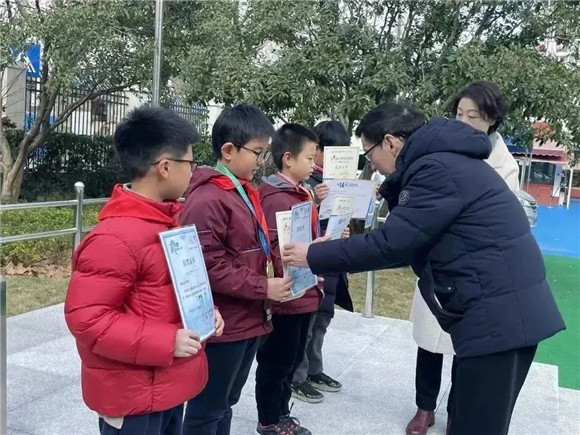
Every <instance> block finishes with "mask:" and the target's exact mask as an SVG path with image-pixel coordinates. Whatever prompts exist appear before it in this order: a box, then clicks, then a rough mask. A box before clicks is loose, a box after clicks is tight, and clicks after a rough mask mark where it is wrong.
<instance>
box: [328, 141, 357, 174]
mask: <svg viewBox="0 0 580 435" xmlns="http://www.w3.org/2000/svg"><path fill="white" fill-rule="evenodd" d="M358 156H359V148H358V147H345V146H338V147H326V148H324V179H325V180H327V179H335V178H337V179H342V180H355V179H356V172H357V169H358Z"/></svg>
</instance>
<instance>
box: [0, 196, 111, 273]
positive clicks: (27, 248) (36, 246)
mask: <svg viewBox="0 0 580 435" xmlns="http://www.w3.org/2000/svg"><path fill="white" fill-rule="evenodd" d="M101 207H102V206H86V207H85V208H84V210H83V225H84V226H91V225H95V223H96V222H97V216H98V214H99V211H100V209H101ZM0 221H1V222H0V233H1V234H2V236H13V235H16V234H29V233H38V232H43V231H50V230H62V229H66V228H72V227H73V226H74V208H73V207H59V208H47V209H32V210H10V211H4V212H2V215H1V216H0ZM73 240H74V236H73V235H70V236H61V237H50V238H46V239H38V240H30V241H26V242H12V243H6V244H4V245H2V252H1V256H0V261H1V264H2V265H5V264H6V263H8V262H13V263H14V264H17V263H22V264H24V265H26V266H29V265H33V264H37V263H39V262H41V261H45V260H46V261H49V262H51V263H55V264H65V263H67V262H68V261H69V260H70V258H71V254H72V248H73Z"/></svg>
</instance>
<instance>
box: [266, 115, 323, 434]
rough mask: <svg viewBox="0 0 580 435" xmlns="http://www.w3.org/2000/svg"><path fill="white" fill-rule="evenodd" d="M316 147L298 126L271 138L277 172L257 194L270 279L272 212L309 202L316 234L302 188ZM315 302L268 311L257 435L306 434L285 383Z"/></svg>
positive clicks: (315, 294) (276, 252)
mask: <svg viewBox="0 0 580 435" xmlns="http://www.w3.org/2000/svg"><path fill="white" fill-rule="evenodd" d="M317 142H318V137H317V136H316V133H314V132H313V131H312V130H310V129H309V128H306V127H303V126H301V125H298V124H285V125H283V126H282V127H281V128H280V129H279V130H278V131H277V132H276V134H275V135H274V138H273V139H272V156H273V160H274V163H275V164H276V167H277V168H278V170H279V172H278V173H277V174H275V175H271V176H269V177H266V178H264V179H263V182H262V184H261V185H260V187H259V189H258V190H259V192H260V196H261V201H262V208H263V210H264V214H265V215H266V221H267V223H268V228H269V232H270V245H271V247H272V258H273V260H274V275H275V276H283V266H282V260H281V258H280V247H279V242H278V232H277V226H276V212H279V211H287V210H290V209H291V207H292V206H293V205H294V204H298V203H301V202H304V201H311V202H312V222H311V225H312V236H313V238H316V237H317V235H318V213H317V211H316V206H315V205H314V202H313V198H312V195H311V193H310V191H309V188H308V186H307V185H306V184H305V183H304V181H305V180H307V179H308V178H309V177H310V175H311V174H312V171H313V169H314V157H315V155H316V144H317ZM321 301H322V291H321V290H320V289H319V288H318V287H312V288H311V289H309V290H307V291H306V293H305V294H304V296H302V297H301V298H299V299H295V300H291V301H287V302H281V303H276V304H274V305H273V307H272V308H273V313H274V314H273V317H272V323H273V325H274V330H273V331H272V332H271V333H270V335H269V336H268V337H266V339H265V340H263V342H262V343H261V344H260V348H259V349H258V355H257V361H258V369H257V371H256V402H257V405H258V420H259V423H258V427H257V431H258V433H260V434H262V435H270V434H271V435H275V434H279V433H283V434H303V435H307V434H310V431H309V430H308V429H306V428H304V427H301V426H300V424H299V423H298V420H296V419H294V418H292V417H290V408H289V401H290V397H291V394H292V391H291V389H290V383H291V382H292V377H293V375H294V371H295V370H296V368H297V367H298V365H299V364H300V362H301V360H302V356H303V354H304V350H305V348H306V341H307V336H308V329H309V326H310V321H311V318H312V313H314V312H316V311H317V310H318V307H319V306H320V302H321Z"/></svg>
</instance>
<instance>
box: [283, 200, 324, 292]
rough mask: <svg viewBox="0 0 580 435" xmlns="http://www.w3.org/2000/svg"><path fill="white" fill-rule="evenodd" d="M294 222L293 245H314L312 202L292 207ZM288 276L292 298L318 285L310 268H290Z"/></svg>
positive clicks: (291, 229) (292, 231)
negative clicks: (291, 282)
mask: <svg viewBox="0 0 580 435" xmlns="http://www.w3.org/2000/svg"><path fill="white" fill-rule="evenodd" d="M291 212H292V222H291V226H290V241H291V242H292V243H307V244H310V243H312V202H311V201H307V202H301V203H300V204H295V205H293V206H292V210H291ZM288 274H289V275H290V277H292V280H293V281H294V284H293V285H292V289H291V291H292V297H293V298H298V297H301V296H303V295H304V293H305V292H306V290H308V289H309V288H312V287H314V286H315V285H317V284H318V280H317V278H316V275H314V274H313V273H312V271H311V270H310V268H308V267H306V268H302V267H294V266H290V267H289V268H288Z"/></svg>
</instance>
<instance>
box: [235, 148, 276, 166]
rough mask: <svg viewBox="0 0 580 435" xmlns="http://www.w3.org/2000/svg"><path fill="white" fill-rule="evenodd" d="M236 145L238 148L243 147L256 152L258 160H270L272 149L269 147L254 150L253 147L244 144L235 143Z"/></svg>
mask: <svg viewBox="0 0 580 435" xmlns="http://www.w3.org/2000/svg"><path fill="white" fill-rule="evenodd" d="M234 145H235V146H237V147H238V148H243V149H245V150H246V151H250V152H251V153H254V154H255V155H256V161H257V162H265V161H266V160H268V159H269V158H270V149H269V148H268V149H265V150H263V151H256V150H253V149H251V148H246V147H245V146H243V145H236V144H234Z"/></svg>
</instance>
